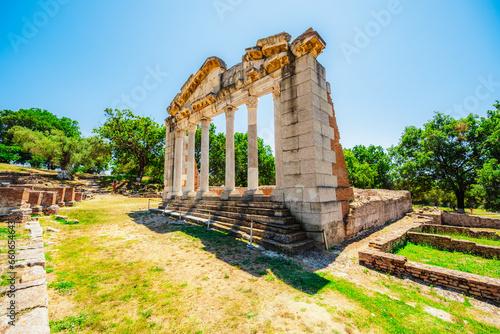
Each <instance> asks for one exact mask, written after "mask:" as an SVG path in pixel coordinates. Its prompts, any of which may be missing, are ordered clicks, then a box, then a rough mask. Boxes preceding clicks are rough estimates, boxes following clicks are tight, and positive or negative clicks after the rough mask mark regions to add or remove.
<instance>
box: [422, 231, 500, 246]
mask: <svg viewBox="0 0 500 334" xmlns="http://www.w3.org/2000/svg"><path fill="white" fill-rule="evenodd" d="M423 233H429V234H437V235H444V236H448V237H452V238H453V239H460V240H467V241H472V242H475V243H477V244H482V245H488V246H496V247H500V240H494V239H491V238H488V237H479V238H474V237H470V236H468V235H465V234H459V233H439V232H435V231H429V232H423Z"/></svg>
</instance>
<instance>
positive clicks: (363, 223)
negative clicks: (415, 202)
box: [345, 189, 412, 239]
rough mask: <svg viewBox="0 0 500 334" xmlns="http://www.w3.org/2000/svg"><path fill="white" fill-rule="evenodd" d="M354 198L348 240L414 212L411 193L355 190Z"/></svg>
mask: <svg viewBox="0 0 500 334" xmlns="http://www.w3.org/2000/svg"><path fill="white" fill-rule="evenodd" d="M354 198H355V200H354V202H353V203H351V204H350V212H349V215H348V216H347V219H346V224H345V237H346V239H347V238H352V237H355V236H356V235H358V234H360V233H361V232H363V231H366V230H369V229H371V228H374V227H377V226H381V225H384V224H385V223H387V222H392V221H395V220H398V219H401V218H403V217H404V215H405V214H406V213H408V212H411V211H412V204H411V194H410V192H409V191H392V190H382V189H367V190H363V189H354Z"/></svg>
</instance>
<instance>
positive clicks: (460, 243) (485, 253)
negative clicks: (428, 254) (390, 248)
mask: <svg viewBox="0 0 500 334" xmlns="http://www.w3.org/2000/svg"><path fill="white" fill-rule="evenodd" d="M407 236H408V241H410V242H411V243H414V244H417V245H428V246H431V247H433V248H436V249H439V250H444V251H448V252H455V251H457V252H461V253H466V254H474V255H477V256H481V257H484V258H487V259H492V258H500V247H495V246H487V245H482V244H477V243H475V242H472V241H467V240H460V239H453V238H452V237H449V236H446V235H437V234H428V233H418V232H408V234H407Z"/></svg>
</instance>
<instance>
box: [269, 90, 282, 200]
mask: <svg viewBox="0 0 500 334" xmlns="http://www.w3.org/2000/svg"><path fill="white" fill-rule="evenodd" d="M280 95H281V90H280V85H279V84H278V83H276V84H275V85H274V87H273V101H274V157H275V166H274V169H275V180H276V188H275V189H274V190H273V192H272V194H271V196H272V197H273V200H275V201H283V147H282V143H281V112H280Z"/></svg>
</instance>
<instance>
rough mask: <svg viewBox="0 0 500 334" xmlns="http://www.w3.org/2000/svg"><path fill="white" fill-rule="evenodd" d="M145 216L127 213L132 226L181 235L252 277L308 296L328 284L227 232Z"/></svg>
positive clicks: (311, 272)
mask: <svg viewBox="0 0 500 334" xmlns="http://www.w3.org/2000/svg"><path fill="white" fill-rule="evenodd" d="M146 215H149V213H148V212H145V211H139V212H132V213H130V214H129V216H130V218H131V219H132V220H133V221H134V222H135V223H137V224H141V225H144V226H146V227H147V228H149V229H150V230H151V231H153V232H155V233H159V234H168V233H175V232H181V233H183V234H184V235H186V236H189V237H190V238H191V240H192V241H197V240H199V241H201V243H202V244H203V247H202V248H201V249H202V250H204V251H207V252H209V253H211V254H214V255H215V257H216V258H217V259H219V260H221V261H224V262H226V263H228V264H230V265H232V266H234V267H236V268H239V269H240V270H244V271H245V272H247V273H249V274H251V275H252V276H255V277H264V279H265V280H267V281H271V280H275V279H279V280H281V281H283V282H284V283H286V284H288V285H290V286H291V287H293V288H295V289H297V290H300V291H302V292H305V293H307V294H311V295H313V294H316V293H318V292H319V291H320V290H321V289H322V288H324V287H325V286H326V285H327V284H328V283H330V281H329V280H327V279H325V278H323V277H321V276H319V275H318V274H316V273H314V272H313V271H312V270H308V269H306V268H305V267H303V266H302V265H300V264H299V263H297V262H296V261H293V260H290V259H287V258H284V257H281V256H278V255H277V254H276V253H269V254H268V255H266V254H265V253H262V252H261V251H259V250H256V249H252V248H249V247H247V245H248V244H247V243H246V242H244V241H242V240H240V239H235V238H234V237H233V236H230V235H228V234H227V233H224V232H219V231H215V230H207V228H206V227H203V226H198V225H194V224H190V223H180V224H176V223H169V224H167V223H166V221H167V218H166V217H165V223H164V224H159V223H147V222H144V219H143V217H144V216H146ZM152 215H154V214H152ZM188 241H189V240H188Z"/></svg>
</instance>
